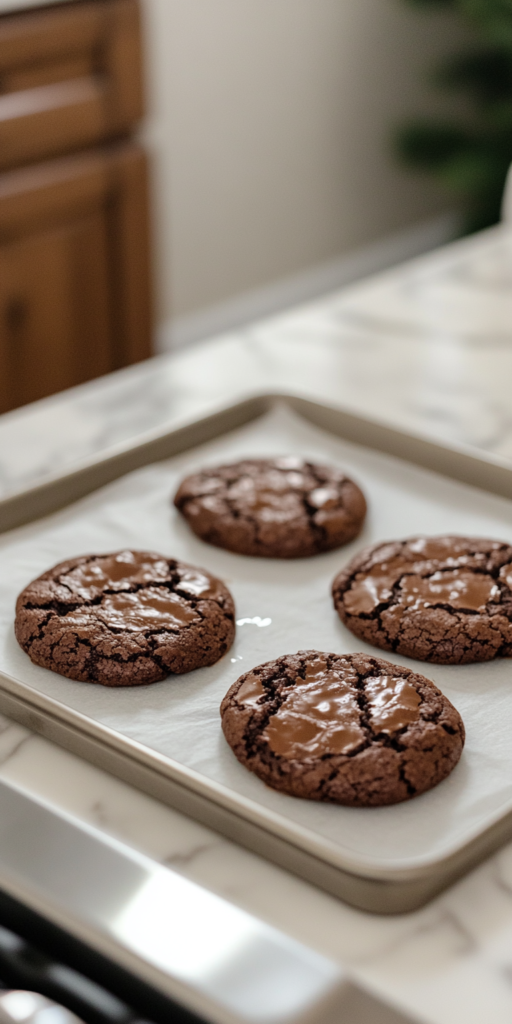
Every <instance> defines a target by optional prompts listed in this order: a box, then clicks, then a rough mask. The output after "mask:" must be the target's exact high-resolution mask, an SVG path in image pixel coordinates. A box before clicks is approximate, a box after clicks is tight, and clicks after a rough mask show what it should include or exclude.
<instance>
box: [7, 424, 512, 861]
mask: <svg viewBox="0 0 512 1024" xmlns="http://www.w3.org/2000/svg"><path fill="white" fill-rule="evenodd" d="M283 453H293V454H300V455H303V456H305V457H309V458H313V459H322V460H325V461H330V462H333V463H334V464H336V465H339V466H340V467H342V468H344V469H346V470H347V472H348V473H349V474H351V475H353V476H354V478H355V479H356V480H357V481H358V482H359V483H360V484H361V486H362V487H363V488H364V490H365V493H366V495H367V498H368V502H369V510H370V511H369V516H368V520H367V524H366V526H365V529H364V533H363V534H362V535H361V536H360V537H359V538H358V539H357V540H356V541H355V542H354V543H353V544H351V545H349V546H348V547H346V548H344V549H341V550H339V551H335V552H331V553H328V554H325V555H321V556H317V557H316V558H313V559H305V560H297V561H293V562H286V561H272V560H263V559H262V560H259V559H252V558H245V557H243V556H240V555H234V554H231V553H229V552H225V551H222V550H220V549H216V548H213V547H210V546H209V545H206V544H204V543H203V542H202V541H200V540H199V539H198V538H197V537H195V536H194V535H193V534H192V533H191V532H190V531H189V529H188V527H187V525H186V523H185V522H184V521H183V520H182V518H181V517H180V516H179V514H178V513H177V512H176V510H175V509H174V508H173V507H172V505H171V504H170V496H171V495H172V494H173V493H174V491H175V489H176V486H177V484H178V481H179V480H180V479H181V477H182V476H183V475H184V473H185V472H187V473H188V472H190V471H192V470H193V469H195V468H198V467H200V466H203V465H205V464H208V463H215V462H218V461H226V460H231V459H235V458H238V457H241V456H250V455H273V454H283ZM511 513H512V502H510V501H508V500H507V499H504V498H500V497H497V496H494V495H488V494H486V493H485V492H483V491H479V490H476V489H472V488H470V487H467V486H466V485H463V484H460V483H456V482H452V481H450V480H447V479H446V478H444V477H442V476H438V475H436V474H434V473H431V472H428V471H426V470H422V469H418V468H416V467H414V466H411V465H410V464H407V463H404V462H401V461H400V460H397V459H394V458H392V457H390V456H385V455H382V454H378V453H375V452H373V451H370V450H368V449H364V448H362V447H359V446H358V445H352V444H349V443H348V442H345V441H342V440H340V439H338V438H336V437H333V436H332V435H330V434H328V433H325V432H324V431H322V430H319V429H318V428H316V427H313V426H312V425H311V424H309V423H308V422H306V421H305V420H303V419H302V418H301V417H299V416H297V415H296V414H295V413H293V412H291V411H290V409H289V408H285V407H284V406H282V407H278V408H276V409H274V410H273V411H272V412H270V413H268V414H267V415H265V416H264V417H261V418H260V419H258V420H256V421H254V422H252V423H250V424H249V425H247V426H245V427H243V428H239V429H238V430H236V431H233V432H232V433H231V434H226V435H224V436H223V437H221V438H219V439H217V440H215V441H213V442H211V443H209V444H207V445H203V446H201V447H200V448H196V449H194V450H193V451H190V452H187V453H185V454H183V455H180V456H177V457H175V458H173V459H170V460H168V461H166V462H161V463H157V464H154V465H151V466H148V467H146V468H144V469H143V470H138V471H137V472H135V473H131V474H130V475H128V476H126V477H124V478H123V479H122V480H120V481H117V482H115V483H113V484H110V485H109V486H107V487H105V488H103V489H102V490H101V491H97V492H95V493H94V494H93V495H91V496H89V497H88V498H85V499H83V500H81V501H80V502H77V503H76V504H75V505H73V506H70V507H69V508H67V509H66V510H64V511H62V512H59V513H56V514H54V515H52V516H50V517H48V518H47V519H45V520H41V521H40V522H38V523H34V524H32V525H30V526H26V527H22V528H20V529H18V530H16V531H12V532H11V533H10V534H6V535H4V536H3V537H1V538H0V671H3V672H5V673H7V674H9V675H11V676H13V677H14V678H15V679H17V680H19V681H20V682H22V683H26V684H28V685H29V686H30V687H32V688H33V689H34V690H36V691H39V692H41V693H44V694H47V695H49V696H50V697H52V698H54V699H56V700H58V701H60V702H61V703H62V704H64V705H67V706H68V707H69V708H71V709H74V710H76V711H79V712H81V713H82V714H84V715H86V716H88V717H89V718H91V719H93V720H94V721H96V722H98V723H100V724H102V725H106V726H108V727H109V728H111V729H114V730H116V731H117V732H118V733H120V734H122V735H124V736H127V737H130V738H132V739H134V740H136V741H137V742H139V743H141V744H144V745H145V746H146V747H147V748H149V749H150V750H153V751H157V752H158V753H159V754H161V755H164V756H166V757H168V758H172V759H173V760H174V761H177V762H179V763H181V764H183V765H185V766H187V767H189V768H192V769H194V770H195V771H197V772H199V773H200V774H201V775H202V776H203V777H205V780H214V781H215V782H217V783H221V784H222V785H224V786H226V787H228V789H229V790H230V791H232V792H234V793H236V794H239V795H242V796H243V797H245V798H248V799H249V800H251V801H254V802H255V804H256V805H258V806H259V807H263V808H266V809H268V810H270V811H272V812H274V813H276V814H278V815H280V816H281V818H282V819H286V820H287V821H288V822H291V823H294V824H296V825H299V826H301V827H302V828H305V829H307V830H309V831H310V833H313V834H314V835H316V837H317V838H321V839H323V840H324V841H325V843H326V847H327V846H328V847H329V848H330V849H331V850H332V849H334V848H335V849H336V850H337V851H338V852H339V854H340V857H341V860H343V858H347V860H348V861H349V862H350V863H351V864H352V865H353V864H358V865H359V866H360V868H361V870H362V871H363V870H364V871H365V872H368V873H371V871H372V869H375V870H379V869H380V870H382V869H385V870H386V873H388V872H390V873H392V872H393V871H396V872H403V871H404V870H410V869H418V868H419V867H421V866H422V865H427V864H429V863H434V862H437V861H439V860H440V859H442V858H444V857H446V856H447V855H449V854H450V853H452V852H453V851H454V850H456V849H458V848H460V846H462V845H464V844H465V843H466V842H468V841H469V840H470V839H471V838H473V837H474V836H476V835H478V834H479V833H480V832H482V831H483V830H484V829H485V828H487V827H488V826H489V825H490V824H491V823H492V822H493V821H495V820H496V819H497V818H499V817H501V816H502V815H504V814H505V813H506V812H507V811H509V810H510V809H511V808H512V744H511V743H510V738H509V728H510V727H509V723H510V721H511V720H512V717H511V716H512V685H511V683H512V662H511V661H506V660H503V661H497V662H494V663H489V664H484V665H470V666H437V665H432V666H430V665H423V666H422V665H421V663H418V662H413V661H411V660H410V659H406V658H401V657H399V656H392V660H395V661H396V662H398V663H400V664H404V665H409V666H410V667H414V668H416V669H417V670H419V671H422V672H424V674H426V675H427V676H429V677H430V678H431V679H433V680H434V681H435V682H436V683H437V684H438V685H439V686H440V688H441V689H442V690H443V692H445V693H446V694H447V696H448V697H449V698H450V699H451V700H452V702H453V703H454V704H455V706H456V707H457V708H458V710H459V711H460V712H461V714H462V716H463V718H464V722H465V724H466V728H467V743H466V748H465V751H464V754H463V757H462V759H461V762H460V764H459V765H458V766H457V768H456V769H455V770H454V772H453V773H452V775H451V776H450V777H449V779H448V780H446V781H445V782H443V783H442V784H441V785H440V786H439V787H437V788H436V789H434V790H432V791H431V792H430V793H427V794H424V795H423V796H421V797H419V798H417V799H415V800H414V801H411V802H410V803H405V804H401V805H398V806H395V807H386V808H374V809H357V808H345V807H337V806H333V805H327V804H317V803H313V802H309V801H303V800H297V799H294V798H292V797H288V796H285V795H283V794H279V793H276V792H274V791H272V790H270V789H268V788H267V787H266V786H265V785H264V784H263V783H262V782H260V780H258V779H256V778H255V777H254V776H253V775H251V774H250V773H249V772H247V771H246V769H244V768H243V767H242V766H241V765H240V764H239V763H238V762H237V761H236V759H235V757H234V755H233V754H232V752H231V750H230V748H229V747H228V746H227V744H226V743H225V740H224V738H223V735H222V732H221V728H220V718H219V713H218V708H219V704H220V701H221V699H222V697H223V695H224V693H225V692H226V690H227V689H228V687H229V686H230V685H231V683H232V682H233V681H234V680H235V679H236V678H237V677H238V676H239V675H240V674H241V673H242V672H245V671H247V670H248V669H250V668H251V667H253V666H254V665H256V664H259V663H261V662H262V661H267V660H269V659H272V658H275V657H277V656H278V655H281V654H284V653H291V652H294V651H296V650H298V649H300V648H302V649H304V648H308V647H311V648H316V649H319V650H324V651H337V652H354V651H358V650H365V651H368V652H373V653H374V654H375V653H377V654H378V653H379V652H378V651H376V649H375V648H371V647H370V646H369V645H365V644H363V643H362V642H361V641H359V640H357V639H356V638H355V637H353V636H352V634H351V633H349V632H348V630H346V628H345V627H344V626H343V625H342V623H341V622H340V621H339V619H338V617H337V615H336V613H335V612H334V609H333V607H332V602H331V598H330V584H331V581H332V578H333V576H334V575H335V573H336V572H337V571H338V570H339V568H340V567H341V566H342V565H343V564H344V563H345V562H346V561H348V560H349V559H350V558H351V557H352V555H353V554H354V552H355V551H356V550H358V548H360V547H361V546H362V545H363V544H367V543H371V542H373V541H376V540H381V539H388V538H392V537H402V536H407V535H410V534H414V533H422V532H426V533H446V532H458V533H467V534H477V535H483V536H489V537H496V538H499V539H504V540H508V541H510V540H511V539H512V514H511ZM125 546H126V547H138V548H149V549H153V550H157V551H161V552H162V553H164V554H166V555H169V556H175V557H178V558H182V559H184V560H186V561H189V562H191V563H192V564H196V565H198V566H204V567H205V568H207V569H209V570H210V571H211V572H213V573H215V574H216V575H218V576H220V577H221V578H222V579H224V580H225V581H226V583H227V584H228V586H229V587H230V588H231V590H232V592H233V595H234V597H235V601H236V607H237V621H238V628H237V637H236V641H235V644H234V646H233V648H232V649H231V651H229V652H228V654H227V655H226V656H225V657H224V658H223V659H222V660H221V661H220V662H218V663H217V665H215V666H213V667H211V668H207V669H201V670H198V671H197V672H194V673H190V674H188V675H186V676H182V677H171V678H169V679H168V680H165V681H163V682H161V683H156V684H153V685H152V686H149V687H134V688H130V689H117V690H110V689H106V688H103V687H101V686H96V685H90V684H84V683H77V682H73V681H71V680H67V679H64V678H63V677H60V676H58V675H55V674H53V673H51V672H49V671H47V670H45V669H41V668H38V667H36V666H34V665H32V663H31V662H30V660H29V658H28V657H27V656H26V655H25V654H24V653H23V652H22V651H21V650H20V649H19V648H18V645H17V644H16V641H15V638H14V633H13V627H12V621H13V611H14V604H15V599H16V595H17V594H18V593H19V591H20V590H21V589H22V588H23V587H24V586H25V585H26V584H27V583H28V582H29V580H31V579H33V578H34V577H35V576H37V575H38V574H39V573H41V572H43V571H44V570H45V569H47V568H48V567H50V566H51V565H53V564H55V563H56V562H58V561H60V560H62V559H64V558H68V557H71V556H73V555H77V554H82V553H88V552H93V551H94V552H99V553H101V552H108V551H112V550H117V549H119V548H122V547H125ZM381 653H382V654H383V656H384V657H387V656H388V655H386V654H385V653H384V652H381ZM390 657H391V656H390Z"/></svg>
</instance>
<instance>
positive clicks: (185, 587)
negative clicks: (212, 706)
mask: <svg viewBox="0 0 512 1024" xmlns="http://www.w3.org/2000/svg"><path fill="white" fill-rule="evenodd" d="M234 618H235V608H234V604H233V598H232V597H231V594H230V593H229V590H228V589H227V587H225V586H224V584H223V583H221V581H220V580H217V579H215V577H214V576H210V574H209V573H207V572H205V571H204V570H203V569H196V568H194V567H193V566H190V565H185V564H184V563H183V562H177V561H176V560H175V559H173V558H164V556H163V555H158V554H154V553H153V552H148V551H118V552H116V553H114V554H111V555H82V556H81V557H80V558H72V559H70V560H69V561H68V562H61V563H60V565H56V566H55V567H54V568H53V569H50V570H49V571H48V572H45V573H43V575H42V576H39V578H38V579H36V580H33V581H32V583H29V585H28V587H26V588H25V590H24V591H23V592H22V593H21V594H20V596H19V598H18V601H17V604H16V622H15V632H16V638H17V640H18V643H19V644H20V646H21V647H22V648H23V650H24V651H26V652H27V654H28V655H29V657H30V658H31V659H32V661H33V662H35V664H36V665H42V666H43V668H49V669H52V670H53V671H54V672H59V673H60V674H61V675H63V676H68V678H69V679H79V680H82V681H83V682H90V683H102V684H103V685H104V686H135V685H137V684H139V683H154V682H156V681H157V680H159V679H164V678H165V676H168V675H170V674H174V673H181V672H191V671H192V670H193V669H196V668H202V667H203V666H204V665H213V664H214V663H215V662H216V661H218V660H219V658H221V657H222V655H223V654H225V652H226V651H227V650H228V649H229V648H230V647H231V644H232V642H233V637H234V635H235V621H234Z"/></svg>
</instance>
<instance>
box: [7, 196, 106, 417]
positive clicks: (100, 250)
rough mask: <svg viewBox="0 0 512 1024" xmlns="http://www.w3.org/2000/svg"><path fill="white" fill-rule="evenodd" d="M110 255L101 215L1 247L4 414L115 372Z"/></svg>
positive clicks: (96, 214)
mask: <svg viewBox="0 0 512 1024" xmlns="http://www.w3.org/2000/svg"><path fill="white" fill-rule="evenodd" d="M105 256H106V252H105V223H104V217H102V215H101V213H100V212H97V213H93V214H91V215H90V216H89V217H88V218H87V219H84V220H82V221H79V222H77V223H74V224H69V225H66V226H62V227H59V228H56V229H54V230H47V231H41V232H39V233H38V234H36V235H34V236H28V237H27V238H25V239H22V240H20V241H18V242H13V243H11V244H9V245H5V246H3V247H2V248H1V249H0V309H1V311H2V317H1V323H0V353H1V354H0V359H1V361H2V364H3V365H2V366H1V379H2V382H3V384H4V388H3V390H4V392H6V393H4V395H3V396H2V406H3V408H4V409H6V408H9V407H12V406H15V405H22V404H24V403H26V402H31V401H34V400H35V399H37V398H41V397H43V396H44V395H50V394H52V392H54V391H60V390H62V389H64V388H68V387H71V386H72V385H73V384H78V383H80V382H81V381H84V380H87V379H88V378H89V377H93V376H99V375H100V374H102V373H107V372H108V370H109V369H110V368H111V353H110V346H111V327H110V323H109V303H108V276H107V268H106V259H105ZM102 264H103V265H102ZM6 385H7V387H6Z"/></svg>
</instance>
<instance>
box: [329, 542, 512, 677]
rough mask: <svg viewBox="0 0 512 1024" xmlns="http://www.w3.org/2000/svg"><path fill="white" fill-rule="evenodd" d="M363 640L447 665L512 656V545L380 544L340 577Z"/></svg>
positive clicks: (342, 607)
mask: <svg viewBox="0 0 512 1024" xmlns="http://www.w3.org/2000/svg"><path fill="white" fill-rule="evenodd" d="M332 591H333V597H334V605H335V607H336V609H337V611H338V614H339V616H340V618H341V619H342V620H343V622H344V623H345V625H346V626H348V628H349V629H350V630H351V631H352V633H354V634H355V635H356V636H358V637H360V638H361V639H363V640H367V641H368V643H371V644H375V646H376V647H382V648H384V650H386V651H396V652H397V653H399V654H405V655H407V656H408V657H409V658H418V659H419V660H420V661H432V662H437V663H438V664H443V665H464V664H467V663H468V662H473V661H490V660H491V659H492V658H500V657H510V656H511V655H512V545H510V544H506V543H503V542H501V541H497V540H481V539H479V538H474V537H412V538H410V539H409V540H402V541H391V542H389V543H384V544H375V545H374V546H373V547H370V548H367V549H366V550H365V551H362V552H360V553H359V554H358V555H356V557H355V558H353V559H352V561H351V562H350V564H349V565H348V566H347V567H346V569H343V570H342V572H340V573H339V575H338V576H336V579H335V580H334V583H333V587H332Z"/></svg>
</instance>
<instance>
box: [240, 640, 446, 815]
mask: <svg viewBox="0 0 512 1024" xmlns="http://www.w3.org/2000/svg"><path fill="white" fill-rule="evenodd" d="M221 715H222V728H223V730H224V735H225V737H226V739H227V741H228V743H229V745H230V746H231V747H232V749H233V751H234V753H235V754H236V756H237V758H238V760H239V761H241V762H242V764H243V765H245V766H246V768H249V770H250V771H252V772H254V773H255V774H256V775H258V776H259V778H260V779H263V781H264V782H266V783H267V785H269V786H272V787H273V788H274V789H279V790H282V791H283V792H285V793H290V794H291V795H292V796H299V797H305V798H307V799H309V800H326V801H330V802H331V803H338V804H348V805H349V806H351V807H377V806H379V805H382V804H394V803H399V802H400V801H401V800H409V799H410V798H411V797H413V796H417V795H419V794H420V793H424V792H425V791H426V790H427V789H431V788H432V787H433V786H436V785H437V783H438V782H441V781H442V779H445V778H446V776H447V775H449V773H450V772H451V770H452V768H454V767H455V765H456V764H457V761H458V760H459V758H460V755H461V752H462V748H463V746H464V725H463V722H462V719H461V717H460V715H459V713H458V711H456V709H455V708H454V707H453V705H452V704H450V701H449V700H448V699H447V698H446V697H444V696H443V694H442V693H441V691H440V690H438V689H437V686H434V683H431V682H430V680H428V679H425V678H424V676H420V675H418V674H417V673H416V672H412V671H411V670H410V669H407V668H402V666H401V665H392V664H391V662H389V661H384V660H383V659H382V658H372V657H369V656H367V655H365V654H345V655H339V654H323V653H320V652H318V651H299V653H298V654H294V655H286V656H285V657H283V658H278V659H277V661H270V662H268V663H267V664H266V665H259V666H258V668H255V669H253V670H252V672H247V673H246V674H245V675H243V676H241V677H240V679H238V680H237V682H236V683H234V685H233V686H232V687H231V689H230V690H229V691H228V693H227V694H226V696H225V697H224V700H223V702H222V705H221Z"/></svg>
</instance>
